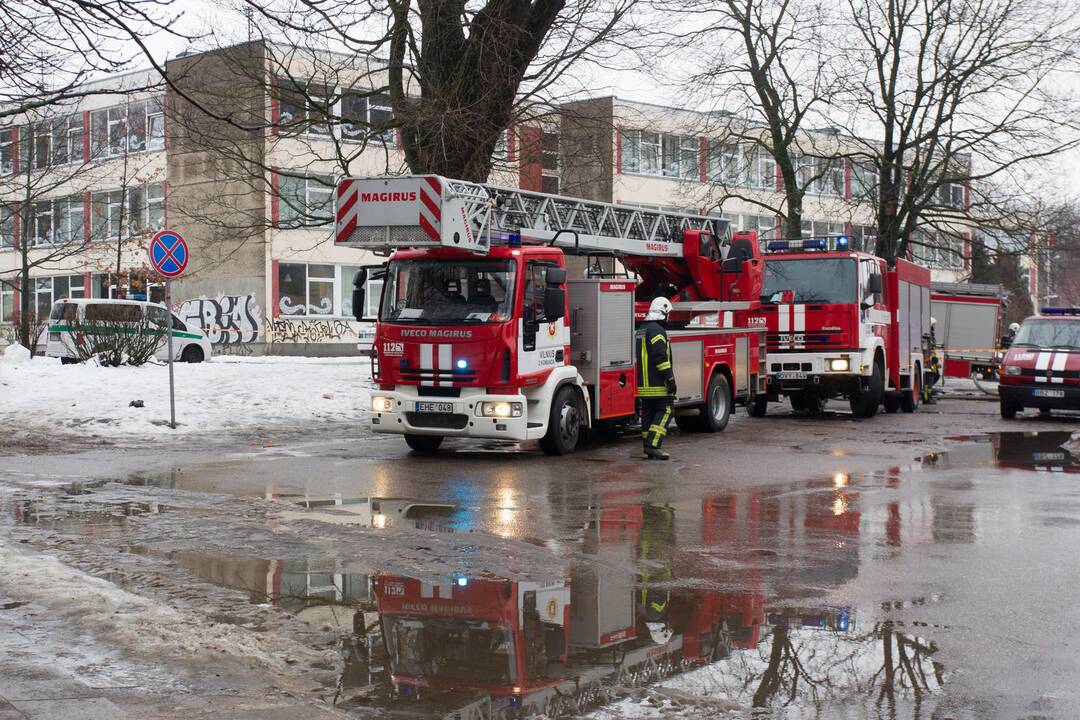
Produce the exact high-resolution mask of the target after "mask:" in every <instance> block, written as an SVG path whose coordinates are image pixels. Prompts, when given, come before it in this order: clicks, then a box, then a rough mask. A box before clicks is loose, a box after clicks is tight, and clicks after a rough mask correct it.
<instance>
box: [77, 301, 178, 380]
mask: <svg viewBox="0 0 1080 720" xmlns="http://www.w3.org/2000/svg"><path fill="white" fill-rule="evenodd" d="M154 311H158V312H154ZM159 315H160V316H161V317H158V316H159ZM166 317H167V314H166V313H164V311H161V309H160V308H153V307H150V308H147V312H146V313H145V314H144V313H143V308H142V306H139V305H119V304H117V305H113V304H109V303H93V304H90V305H87V306H86V307H85V315H84V317H83V319H82V321H81V322H76V321H74V320H72V321H70V322H71V325H72V327H73V328H74V329H75V332H73V333H71V334H70V335H67V336H66V337H67V341H66V342H67V344H68V347H69V349H70V350H71V352H72V353H73V354H74V356H75V360H76V361H77V362H85V361H87V360H89V359H90V358H92V357H95V356H96V357H97V359H98V362H100V363H101V364H102V365H107V366H109V367H119V366H121V365H142V364H144V363H145V362H146V361H147V360H149V359H150V358H152V357H153V356H154V353H155V352H157V350H158V348H160V347H161V344H162V342H163V341H164V338H165V331H166V328H167V327H168V326H167V324H166V323H167V322H168V321H167V319H166Z"/></svg>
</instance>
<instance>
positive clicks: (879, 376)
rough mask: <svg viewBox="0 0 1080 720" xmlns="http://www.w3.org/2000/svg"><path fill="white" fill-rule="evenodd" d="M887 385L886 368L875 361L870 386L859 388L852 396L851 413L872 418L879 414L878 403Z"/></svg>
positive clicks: (859, 416) (858, 416)
mask: <svg viewBox="0 0 1080 720" xmlns="http://www.w3.org/2000/svg"><path fill="white" fill-rule="evenodd" d="M884 386H885V368H883V367H882V366H881V363H880V362H877V361H874V370H873V372H872V374H871V375H870V387H868V388H866V389H865V390H863V389H861V388H860V389H859V390H858V392H856V393H854V394H853V395H852V396H851V399H850V403H851V413H852V414H853V415H854V416H855V417H857V418H872V417H874V416H875V415H877V411H878V405H880V404H881V396H882V394H883V392H884Z"/></svg>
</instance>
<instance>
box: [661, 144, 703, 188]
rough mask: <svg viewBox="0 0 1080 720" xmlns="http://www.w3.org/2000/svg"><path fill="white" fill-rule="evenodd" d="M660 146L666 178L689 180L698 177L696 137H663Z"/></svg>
mask: <svg viewBox="0 0 1080 720" xmlns="http://www.w3.org/2000/svg"><path fill="white" fill-rule="evenodd" d="M661 144H662V152H663V155H664V175H665V176H666V177H677V178H687V179H689V178H696V177H697V176H698V139H697V138H696V137H691V136H680V135H664V136H663V140H662V143H661Z"/></svg>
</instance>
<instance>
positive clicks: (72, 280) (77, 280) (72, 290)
mask: <svg viewBox="0 0 1080 720" xmlns="http://www.w3.org/2000/svg"><path fill="white" fill-rule="evenodd" d="M32 287H33V292H34V301H33V306H34V309H35V311H36V312H37V317H39V318H47V317H49V312H50V311H51V310H52V306H53V303H55V302H56V301H57V300H63V299H64V298H83V297H86V288H85V286H84V283H83V276H82V275H56V276H53V277H39V278H34V281H33V283H32Z"/></svg>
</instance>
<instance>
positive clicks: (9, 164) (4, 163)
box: [0, 128, 15, 175]
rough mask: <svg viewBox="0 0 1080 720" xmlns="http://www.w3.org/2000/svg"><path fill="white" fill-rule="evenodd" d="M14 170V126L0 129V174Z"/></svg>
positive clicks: (8, 173)
mask: <svg viewBox="0 0 1080 720" xmlns="http://www.w3.org/2000/svg"><path fill="white" fill-rule="evenodd" d="M13 172H15V128H4V129H2V130H0V175H10V174H11V173H13Z"/></svg>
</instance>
